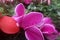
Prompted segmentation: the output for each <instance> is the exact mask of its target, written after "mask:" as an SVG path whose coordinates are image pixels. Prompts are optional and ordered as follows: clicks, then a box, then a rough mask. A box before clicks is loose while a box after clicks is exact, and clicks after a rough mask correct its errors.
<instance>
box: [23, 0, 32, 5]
mask: <svg viewBox="0 0 60 40" xmlns="http://www.w3.org/2000/svg"><path fill="white" fill-rule="evenodd" d="M24 2H25V4H30V3H31V2H32V0H24Z"/></svg>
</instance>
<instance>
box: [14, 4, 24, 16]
mask: <svg viewBox="0 0 60 40" xmlns="http://www.w3.org/2000/svg"><path fill="white" fill-rule="evenodd" d="M15 13H16V15H17V16H22V15H24V13H25V7H24V5H23V4H22V3H20V4H18V5H17V6H16V7H15Z"/></svg>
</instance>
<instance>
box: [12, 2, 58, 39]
mask: <svg viewBox="0 0 60 40" xmlns="http://www.w3.org/2000/svg"><path fill="white" fill-rule="evenodd" d="M24 12H25V7H24V5H23V4H22V3H20V4H18V5H17V6H16V8H15V14H16V15H15V16H13V18H14V19H15V20H16V21H17V23H18V24H19V26H20V27H22V28H23V29H24V30H25V36H26V38H27V40H45V38H44V36H45V37H46V38H47V39H48V40H55V38H56V37H57V33H58V32H57V31H56V29H55V26H54V25H53V23H52V20H51V19H50V18H49V17H44V16H43V14H42V13H40V12H30V13H28V14H24Z"/></svg>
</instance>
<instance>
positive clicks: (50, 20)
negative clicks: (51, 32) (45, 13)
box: [43, 17, 53, 24]
mask: <svg viewBox="0 0 60 40" xmlns="http://www.w3.org/2000/svg"><path fill="white" fill-rule="evenodd" d="M43 22H44V23H47V24H52V23H53V21H52V19H51V18H50V17H45V18H43Z"/></svg>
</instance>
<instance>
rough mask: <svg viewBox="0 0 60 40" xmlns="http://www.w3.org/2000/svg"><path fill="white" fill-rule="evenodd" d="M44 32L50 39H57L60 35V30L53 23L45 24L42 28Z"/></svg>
mask: <svg viewBox="0 0 60 40" xmlns="http://www.w3.org/2000/svg"><path fill="white" fill-rule="evenodd" d="M41 31H42V32H43V34H44V35H45V37H46V38H47V39H48V40H55V39H56V38H57V36H58V32H57V30H56V29H55V27H54V26H53V25H51V24H45V25H44V26H43V28H42V29H41Z"/></svg>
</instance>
